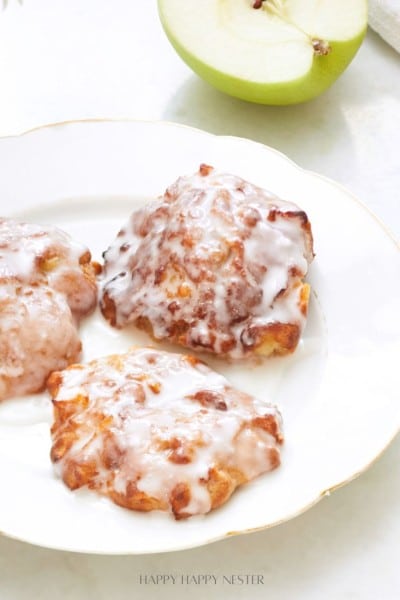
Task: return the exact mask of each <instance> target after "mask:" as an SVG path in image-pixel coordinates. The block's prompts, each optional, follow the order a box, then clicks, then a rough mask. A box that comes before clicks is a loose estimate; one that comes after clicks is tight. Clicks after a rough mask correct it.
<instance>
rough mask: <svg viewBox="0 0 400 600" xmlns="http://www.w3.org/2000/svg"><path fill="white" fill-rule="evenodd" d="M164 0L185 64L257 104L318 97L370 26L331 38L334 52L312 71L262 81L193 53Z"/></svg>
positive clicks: (171, 37)
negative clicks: (216, 66)
mask: <svg viewBox="0 0 400 600" xmlns="http://www.w3.org/2000/svg"><path fill="white" fill-rule="evenodd" d="M182 1H183V0H182ZM199 1H201V0H199ZM161 2H162V0H158V10H159V16H160V20H161V24H162V26H163V28H164V31H165V33H166V35H167V37H168V39H169V41H170V42H171V44H172V46H173V47H174V48H175V50H176V52H177V53H178V54H179V56H180V57H181V58H182V59H183V60H184V61H185V63H186V64H187V65H188V66H189V67H190V68H191V69H192V70H193V71H194V72H195V73H197V75H199V76H200V77H201V78H202V79H204V80H205V81H207V82H208V83H210V84H211V85H212V86H214V87H215V88H217V89H218V90H220V91H221V92H225V93H226V94H229V95H230V96H234V97H236V98H240V99H241V100H247V101H249V102H254V103H257V104H271V105H280V106H283V105H288V104H299V103H301V102H306V101H308V100H312V99H313V98H316V97H317V96H319V95H320V94H322V93H323V92H324V91H325V90H327V89H328V88H329V87H330V86H331V85H332V84H333V83H334V82H335V81H336V79H337V78H338V77H339V76H340V75H341V74H342V73H343V71H344V70H345V69H346V67H348V65H349V64H350V63H351V61H352V60H353V58H354V56H355V55H356V54H357V51H358V49H359V48H360V46H361V44H362V42H363V39H364V37H365V33H366V31H367V26H365V27H364V29H363V30H362V31H361V32H360V34H359V35H357V36H356V37H354V38H352V39H351V40H348V41H346V42H340V41H336V42H335V41H330V40H328V41H329V45H330V46H331V49H332V51H331V52H330V53H329V54H328V55H326V56H319V55H315V56H314V58H313V65H312V67H311V69H310V71H309V72H308V73H307V74H306V75H304V76H303V77H299V78H298V79H293V80H291V81H285V82H279V83H258V82H254V81H246V80H244V79H239V78H237V77H233V76H232V75H228V74H226V73H222V72H221V71H218V70H217V69H214V67H212V66H211V65H209V64H206V63H204V62H202V61H201V60H199V59H198V58H197V57H195V56H193V54H191V53H189V52H188V51H187V50H186V48H184V47H183V46H182V45H181V44H180V43H179V41H178V40H177V39H176V38H175V37H174V35H173V33H172V31H171V30H170V29H169V26H168V23H167V22H166V21H165V19H164V17H163V12H162V9H161Z"/></svg>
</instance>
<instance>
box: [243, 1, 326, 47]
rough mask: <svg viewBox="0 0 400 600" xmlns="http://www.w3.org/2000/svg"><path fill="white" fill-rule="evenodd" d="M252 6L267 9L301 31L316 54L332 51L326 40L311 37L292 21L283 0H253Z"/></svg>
mask: <svg viewBox="0 0 400 600" xmlns="http://www.w3.org/2000/svg"><path fill="white" fill-rule="evenodd" d="M253 8H255V9H259V8H265V10H267V11H269V12H270V13H272V14H273V15H275V16H276V17H278V18H279V19H282V21H285V23H288V24H289V25H292V27H295V28H296V29H297V31H300V32H301V33H303V34H304V35H305V36H306V37H307V39H308V40H309V42H310V44H311V45H312V47H313V49H314V54H317V55H318V56H326V55H327V54H329V53H330V52H332V48H331V46H330V45H329V44H328V42H327V41H326V40H320V39H318V38H314V37H312V36H311V35H310V34H309V33H307V32H306V31H304V29H302V28H301V27H299V26H298V25H296V23H293V21H291V20H290V19H289V18H288V16H287V15H286V14H285V7H284V0H254V1H253Z"/></svg>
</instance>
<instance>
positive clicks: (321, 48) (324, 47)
mask: <svg viewBox="0 0 400 600" xmlns="http://www.w3.org/2000/svg"><path fill="white" fill-rule="evenodd" d="M311 43H312V47H313V48H314V54H318V56H326V55H327V54H329V53H330V52H332V47H331V46H330V45H329V44H328V42H326V41H325V40H317V39H313V40H311Z"/></svg>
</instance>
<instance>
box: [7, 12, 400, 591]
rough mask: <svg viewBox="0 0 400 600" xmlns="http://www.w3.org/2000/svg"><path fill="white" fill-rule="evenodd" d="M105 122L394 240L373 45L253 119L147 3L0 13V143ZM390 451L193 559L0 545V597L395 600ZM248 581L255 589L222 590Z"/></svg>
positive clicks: (392, 144) (388, 80)
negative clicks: (278, 163)
mask: <svg viewBox="0 0 400 600" xmlns="http://www.w3.org/2000/svg"><path fill="white" fill-rule="evenodd" d="M104 117H111V118H134V119H145V120H160V119H162V120H170V121H176V122H180V123H184V124H187V125H191V126H195V127H199V128H201V129H205V130H207V131H211V132H213V133H221V134H232V135H238V136H243V137H248V138H251V139H254V140H257V141H260V142H262V143H265V144H268V145H271V146H274V147H275V148H277V149H278V150H281V151H282V152H284V153H285V154H287V155H288V156H290V157H291V158H292V159H293V160H295V161H296V162H297V163H298V164H300V165H301V166H303V167H305V168H307V169H312V170H314V171H318V172H319V173H322V174H325V175H327V176H329V177H331V178H333V179H336V180H337V181H339V182H340V183H342V184H343V185H345V186H346V187H347V188H349V189H350V190H352V191H353V192H354V193H355V194H356V195H357V196H358V197H359V198H360V200H362V201H363V202H364V203H365V204H367V205H368V206H369V207H370V208H371V210H373V211H374V212H375V213H376V215H377V216H378V217H379V218H380V219H381V220H382V221H383V222H384V223H385V224H386V226H387V227H389V228H390V229H391V231H392V232H393V233H394V234H395V236H397V237H399V236H400V206H399V202H400V152H399V147H400V56H399V55H397V54H396V53H395V52H394V51H393V50H392V49H391V48H390V47H389V46H387V45H386V44H385V43H384V42H383V41H382V40H381V39H380V38H379V37H378V36H376V35H375V34H373V33H369V34H368V37H367V39H366V42H365V43H364V45H363V47H362V48H361V50H360V52H359V54H358V55H357V57H356V59H355V61H354V62H353V63H352V65H351V66H350V68H349V69H348V70H347V71H346V73H345V74H344V75H343V76H342V78H341V79H340V80H339V81H338V82H337V83H336V84H335V86H334V87H333V88H332V89H331V90H330V91H329V92H327V93H326V94H325V95H324V96H322V97H320V98H319V99H317V100H315V101H313V102H311V103H309V104H306V105H302V106H296V107H285V108H277V107H263V106H255V105H250V104H247V103H245V102H241V101H239V100H235V99H232V98H229V97H227V96H224V95H222V94H221V93H219V92H217V91H215V90H214V89H212V88H210V87H209V86H208V85H207V84H205V83H203V82H202V81H200V80H199V79H198V78H197V77H196V76H195V75H193V74H192V73H191V72H190V71H189V70H188V68H187V67H186V66H185V65H184V64H183V63H182V62H181V61H180V59H179V58H178V57H177V56H176V55H175V53H174V51H173V50H172V48H171V47H170V46H169V44H168V42H167V41H166V39H165V37H164V34H163V32H162V30H161V27H160V25H159V23H158V19H157V13H156V8H155V2H150V0H148V1H147V2H139V0H113V1H111V0H85V2H82V0H23V1H22V0H21V1H18V0H8V3H7V6H6V7H5V8H4V9H3V10H2V11H1V10H0V135H13V134H17V133H19V132H21V131H23V130H26V129H30V128H33V127H37V126H40V125H42V124H45V123H49V122H55V121H65V120H70V119H83V118H104ZM0 176H1V165H0ZM378 400H379V399H378ZM399 451H400V439H397V440H396V441H395V442H394V443H393V444H392V445H391V447H390V448H389V449H388V450H387V451H386V452H385V454H384V455H383V456H382V457H381V458H380V459H379V460H378V461H377V463H376V464H375V465H374V466H373V467H372V468H371V469H370V470H369V471H367V472H366V473H365V474H364V475H362V476H361V477H360V478H358V479H357V480H356V481H354V482H353V483H351V484H349V485H347V486H346V487H345V488H343V489H341V490H338V491H336V492H335V493H334V494H333V495H332V496H330V497H329V498H328V499H325V500H324V501H322V502H321V503H320V504H319V505H317V506H316V507H314V508H313V509H312V510H310V511H308V512H307V513H306V514H304V515H302V516H300V517H298V518H296V519H294V520H293V521H291V522H288V523H285V524H284V525H281V526H279V527H276V528H274V529H271V530H269V531H264V532H260V533H257V534H252V535H247V536H243V537H238V538H232V539H229V540H226V541H223V542H218V543H216V544H213V545H211V546H208V547H204V548H198V549H194V550H190V551H185V552H178V553H172V554H169V555H167V554H166V555H153V556H144V557H140V556H133V557H106V556H85V555H74V554H68V553H62V552H55V551H51V550H46V549H41V548H36V547H31V546H29V545H27V544H23V543H20V542H16V541H13V540H10V539H6V538H0V598H1V600H16V599H28V598H29V599H30V598H34V597H37V598H40V599H43V600H47V599H50V598H54V597H58V598H62V599H63V600H64V599H70V598H71V599H72V598H73V599H74V600H81V599H87V598H97V599H98V600H103V599H108V598H111V597H112V598H115V600H119V599H121V600H122V599H124V598H132V597H140V598H155V597H165V598H169V597H170V598H172V597H173V598H184V597H186V596H187V594H190V596H191V597H193V598H203V597H205V596H206V595H207V596H208V597H209V598H221V595H222V594H223V593H225V592H226V595H227V596H229V597H232V598H250V597H254V598H271V599H274V600H275V599H276V600H286V599H290V600H292V599H293V598H296V600H302V599H304V600H306V599H307V600H312V599H314V598H315V599H317V600H320V599H322V598H323V599H324V600H330V599H332V600H337V599H338V598H349V599H356V600H369V599H371V600H376V599H377V598H379V599H381V598H382V599H383V600H392V599H393V600H395V599H397V598H399V597H400V571H399V568H398V557H399V552H400V548H399V542H398V540H399V539H400V509H399V506H400V480H399V456H400V452H399ZM6 484H7V482H4V481H3V482H2V485H6ZM0 493H1V492H0ZM27 501H29V495H27ZM105 535H106V532H105ZM252 573H254V574H258V575H260V576H262V577H263V581H264V583H263V584H259V585H239V584H236V585H229V584H228V583H226V582H225V583H224V582H223V580H222V577H223V575H226V576H230V575H231V574H252ZM157 574H169V575H179V576H180V575H183V576H186V575H191V574H209V575H214V576H215V577H217V583H216V584H214V583H209V585H207V586H205V585H204V584H203V585H196V584H195V583H192V584H190V585H184V584H182V583H178V581H177V583H176V584H175V585H173V584H165V585H162V584H159V585H154V584H151V583H149V584H143V583H141V582H140V575H142V576H143V575H153V576H154V575H157ZM224 595H225V594H224Z"/></svg>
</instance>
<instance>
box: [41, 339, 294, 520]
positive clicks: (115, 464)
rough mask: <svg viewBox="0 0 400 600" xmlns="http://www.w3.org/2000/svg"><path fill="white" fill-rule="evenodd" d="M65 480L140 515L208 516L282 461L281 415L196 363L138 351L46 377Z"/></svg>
mask: <svg viewBox="0 0 400 600" xmlns="http://www.w3.org/2000/svg"><path fill="white" fill-rule="evenodd" d="M48 389H49V391H50V393H51V395H52V398H53V404H54V423H53V426H52V428H51V434H52V440H53V446H52V449H51V459H52V461H53V462H54V463H55V465H56V470H57V472H58V473H59V475H60V476H61V478H62V479H63V481H64V483H65V484H66V485H67V486H68V487H69V488H70V489H71V490H76V489H78V488H81V487H83V486H87V487H88V488H89V489H91V490H95V491H97V492H99V493H100V494H102V495H105V496H108V497H109V498H111V500H113V501H114V502H115V503H116V504H118V505H120V506H123V507H125V508H128V509H132V510H137V511H151V510H162V511H168V512H170V513H172V514H173V515H174V517H175V518H176V519H182V518H186V517H190V516H192V515H196V514H205V513H208V512H209V511H210V510H212V509H214V508H216V507H218V506H220V505H221V504H223V503H224V502H226V501H227V500H228V499H229V497H230V496H231V494H232V493H233V491H234V490H235V488H237V487H238V486H240V485H242V484H244V483H245V482H248V481H250V480H252V479H254V478H255V477H257V476H259V475H261V474H262V473H265V472H267V471H269V470H271V469H275V468H276V467H277V466H278V465H279V464H280V445H281V444H282V442H283V436H282V433H281V417H280V414H279V412H278V411H277V409H276V408H275V407H274V406H272V405H270V404H268V403H266V402H262V401H261V400H258V399H256V398H253V397H252V396H250V395H248V394H246V393H244V392H240V391H238V390H236V389H234V388H233V387H232V386H231V385H230V384H229V383H228V381H227V380H226V379H225V378H224V377H223V376H222V375H220V374H218V373H216V372H215V371H213V370H211V369H210V368H209V367H207V366H206V365H205V364H204V363H203V362H201V361H199V360H198V359H197V358H194V357H192V356H184V355H180V354H173V353H168V352H163V351H158V350H155V349H153V348H133V349H131V350H130V351H129V352H127V353H126V354H121V355H112V356H108V357H104V358H100V359H97V360H93V361H92V362H90V363H88V364H76V365H71V366H70V367H68V368H67V369H65V370H64V371H61V372H56V373H53V374H52V375H51V376H50V378H49V380H48Z"/></svg>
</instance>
